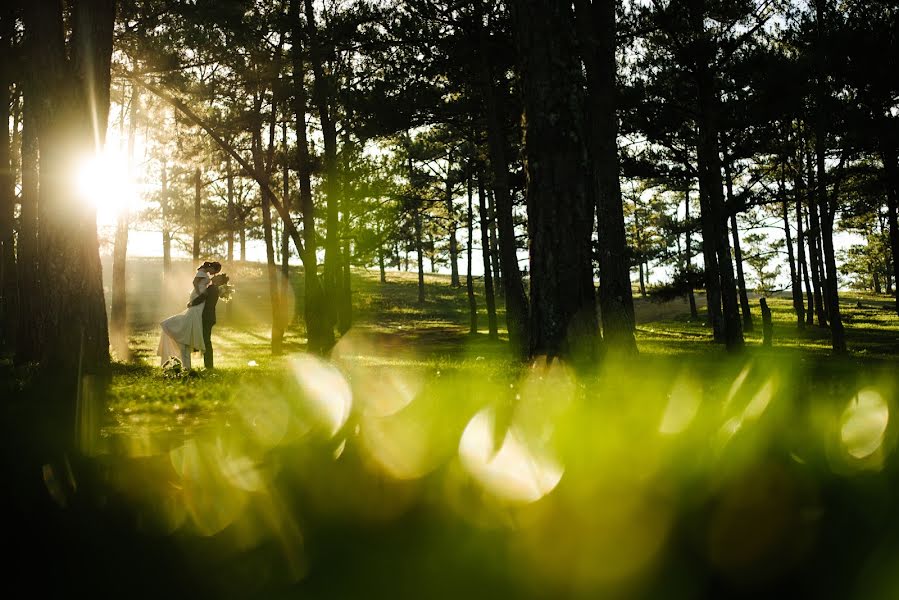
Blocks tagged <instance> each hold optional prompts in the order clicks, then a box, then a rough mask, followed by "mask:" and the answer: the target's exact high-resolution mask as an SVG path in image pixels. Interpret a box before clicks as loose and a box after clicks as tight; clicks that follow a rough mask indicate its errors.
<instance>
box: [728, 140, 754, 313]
mask: <svg viewBox="0 0 899 600" xmlns="http://www.w3.org/2000/svg"><path fill="white" fill-rule="evenodd" d="M724 156H725V159H724V160H725V162H724V177H725V179H724V185H725V190H726V192H727V203H728V205H730V207H731V212H730V235H731V237H732V238H733V240H734V263H736V266H737V291H738V292H739V295H740V312H741V313H742V315H743V331H752V308H751V307H750V305H749V294H747V293H746V278H745V277H744V275H743V252H742V250H741V249H740V230H739V229H738V228H737V214H736V207H735V206H734V204H735V203H736V201H735V200H734V184H733V170H732V166H731V161H730V159H729V158H728V157H727V152H726V151H725V155H724Z"/></svg>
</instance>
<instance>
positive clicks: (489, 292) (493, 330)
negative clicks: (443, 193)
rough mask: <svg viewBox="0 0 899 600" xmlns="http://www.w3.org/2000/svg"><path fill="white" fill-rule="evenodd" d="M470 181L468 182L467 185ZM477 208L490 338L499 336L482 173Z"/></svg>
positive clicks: (479, 178)
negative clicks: (479, 221) (479, 219)
mask: <svg viewBox="0 0 899 600" xmlns="http://www.w3.org/2000/svg"><path fill="white" fill-rule="evenodd" d="M470 185H471V183H470V182H469V186H470ZM478 208H479V213H480V216H481V257H482V258H483V260H484V303H485V304H486V305H487V332H488V335H489V337H490V339H492V340H495V339H496V338H497V337H499V331H498V327H497V320H496V295H495V292H494V289H493V274H492V269H491V268H490V267H491V265H490V260H491V256H490V234H489V233H488V228H489V226H490V217H489V215H488V212H487V186H486V185H484V176H483V173H481V174H479V175H478Z"/></svg>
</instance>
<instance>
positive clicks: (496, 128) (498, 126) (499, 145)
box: [477, 15, 532, 357]
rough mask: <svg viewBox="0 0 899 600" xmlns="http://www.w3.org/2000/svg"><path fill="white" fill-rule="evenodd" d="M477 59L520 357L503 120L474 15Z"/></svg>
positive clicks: (522, 340)
mask: <svg viewBox="0 0 899 600" xmlns="http://www.w3.org/2000/svg"><path fill="white" fill-rule="evenodd" d="M477 21H478V31H477V36H478V55H479V59H480V60H479V68H480V71H479V73H480V79H481V87H482V88H483V92H484V103H485V114H486V117H487V145H488V148H489V154H490V166H491V169H492V175H493V186H492V187H493V192H494V196H495V199H496V210H495V212H496V223H497V228H498V233H499V252H500V261H499V262H500V264H501V266H502V269H501V271H502V284H503V296H504V297H505V301H506V328H507V329H508V332H509V345H510V346H511V347H512V351H513V352H514V353H515V354H517V355H519V356H521V357H524V356H526V355H527V354H528V352H529V348H530V347H531V346H532V344H531V343H530V341H529V339H528V335H529V332H528V324H529V320H530V317H529V314H528V313H529V307H528V297H527V295H526V293H525V290H524V283H523V282H522V278H521V271H520V270H519V268H518V251H517V243H516V241H515V222H514V221H513V219H512V195H511V192H510V190H509V162H508V160H507V158H506V142H505V138H506V135H505V131H504V127H503V120H502V118H501V116H500V111H499V101H498V99H497V88H496V82H495V80H494V72H493V65H492V63H491V62H490V60H491V58H490V53H489V52H490V51H489V48H488V38H487V33H486V31H485V29H484V27H483V24H482V23H481V17H480V15H478V17H477Z"/></svg>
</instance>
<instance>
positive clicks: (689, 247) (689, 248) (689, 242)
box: [684, 188, 699, 319]
mask: <svg viewBox="0 0 899 600" xmlns="http://www.w3.org/2000/svg"><path fill="white" fill-rule="evenodd" d="M684 221H686V223H687V235H686V238H687V239H686V243H685V246H686V253H687V259H686V261H685V265H684V266H685V268H686V269H687V270H688V271H692V269H693V225H692V224H691V223H690V188H687V191H686V192H685V193H684ZM691 277H692V275H691ZM691 281H692V279H691ZM687 296H688V299H689V301H690V318H691V319H699V311H697V310H696V294H694V293H693V285H692V284H691V285H690V287H689V288H688V290H687Z"/></svg>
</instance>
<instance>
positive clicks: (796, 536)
mask: <svg viewBox="0 0 899 600" xmlns="http://www.w3.org/2000/svg"><path fill="white" fill-rule="evenodd" d="M135 264H136V266H135V267H134V268H133V269H132V270H131V277H132V278H133V279H132V281H133V282H134V285H133V286H132V290H131V291H132V300H133V308H134V310H133V311H132V313H131V323H132V327H133V330H132V332H131V342H132V343H131V346H132V350H133V355H132V357H131V360H130V361H128V362H117V363H116V364H115V366H114V374H113V378H112V381H111V384H110V388H109V394H108V397H107V398H106V402H105V404H104V409H105V413H104V414H105V418H104V421H103V423H102V427H101V428H100V431H99V434H100V439H99V441H98V443H97V444H96V445H95V446H94V447H93V450H92V451H93V456H92V459H91V460H92V465H93V466H92V467H91V472H93V473H94V475H93V477H92V478H91V479H90V481H92V482H93V483H92V484H83V488H84V489H85V490H86V491H82V492H81V494H82V496H85V497H86V498H87V500H86V501H85V502H86V507H83V508H81V509H79V512H77V513H74V514H76V515H77V517H75V516H70V517H68V518H67V519H66V518H62V519H63V523H64V524H65V527H64V529H63V530H64V531H69V530H70V529H71V530H72V531H74V533H73V534H72V536H73V537H72V541H71V544H72V545H73V546H75V547H77V544H79V543H83V542H82V540H84V539H94V538H96V540H97V542H96V544H95V546H92V550H91V552H89V553H85V558H84V561H83V562H79V563H78V564H79V568H80V569H81V570H80V571H79V573H80V576H81V578H82V579H81V580H83V581H93V582H95V586H94V587H93V589H100V590H106V591H110V592H111V591H112V587H110V586H113V584H116V585H119V586H121V587H122V589H120V590H118V591H119V595H121V594H127V593H128V592H129V591H133V589H132V588H130V587H129V586H131V585H133V581H134V579H135V578H140V577H141V576H140V573H142V572H144V570H145V569H149V570H150V571H152V573H153V574H154V576H155V580H154V581H155V583H156V586H152V585H151V586H150V587H148V588H147V589H148V590H149V589H153V590H154V592H153V594H152V595H154V597H155V596H158V595H161V594H166V595H172V594H173V590H174V595H176V596H184V597H197V596H201V597H216V598H220V597H241V598H243V597H260V598H275V597H312V598H356V597H365V598H380V597H393V598H420V597H429V598H431V597H437V598H441V597H442V598H459V597H476V598H480V597H485V598H498V597H515V598H556V597H571V598H596V597H615V598H662V597H664V598H721V597H737V596H739V595H743V596H752V597H772V596H774V595H778V596H780V595H785V594H789V595H793V596H796V597H816V598H829V597H834V598H859V599H862V598H874V597H878V598H879V597H892V596H894V595H895V593H896V592H897V591H899V581H897V579H896V577H895V575H894V573H895V569H894V568H893V567H894V558H893V557H894V556H895V554H894V551H895V549H896V548H897V545H896V542H897V541H899V494H896V493H895V490H897V489H899V471H897V469H896V465H895V458H894V450H895V446H896V443H897V440H899V434H897V429H896V426H895V418H894V414H896V410H897V408H899V407H897V403H896V400H897V391H899V378H897V373H896V371H895V353H896V351H897V347H896V344H897V332H899V319H897V317H896V316H895V314H894V313H892V312H891V309H890V306H891V304H890V301H889V299H888V298H885V297H876V298H875V297H872V296H865V295H857V294H847V295H845V297H844V299H843V302H844V304H843V306H844V308H845V315H846V322H847V338H848V340H849V345H850V351H851V352H850V355H849V356H847V357H832V356H830V353H829V336H828V332H827V331H826V330H822V329H819V328H817V327H811V328H808V329H806V330H805V331H801V332H800V331H799V330H798V329H796V328H795V325H794V323H793V316H792V310H791V306H790V301H789V299H788V298H772V299H770V306H771V308H772V312H773V316H774V320H775V331H774V338H775V345H774V347H773V348H763V347H761V345H760V333H759V332H753V333H750V334H748V335H747V348H746V350H745V352H744V353H742V354H741V355H739V356H727V355H726V354H725V353H723V351H722V348H721V347H720V346H717V345H714V344H712V342H711V333H710V331H709V330H708V328H707V327H705V326H704V325H703V324H702V323H701V322H698V321H690V320H689V318H688V310H687V307H686V303H684V302H672V303H668V304H665V305H659V304H653V303H650V302H647V301H644V300H641V299H638V300H637V302H636V312H637V321H638V344H639V347H640V350H641V355H640V357H639V358H630V357H619V356H616V355H615V354H614V353H608V354H607V355H606V356H605V358H604V360H603V362H602V363H601V364H599V365H597V366H596V368H594V369H586V370H581V371H577V372H575V371H574V370H572V369H570V368H569V367H567V366H565V365H562V364H559V363H552V364H545V363H544V362H540V361H538V362H537V363H534V364H521V363H519V362H517V361H515V360H512V359H511V358H510V357H509V356H508V352H507V348H506V342H505V336H504V333H505V332H503V331H501V335H500V340H498V341H493V340H489V339H488V336H487V335H486V331H485V326H486V315H485V314H484V312H483V301H482V297H481V295H480V290H479V297H478V304H479V307H480V310H481V314H480V324H481V330H480V331H479V333H478V334H476V335H470V334H469V333H468V310H467V300H466V296H465V290H464V288H461V289H453V288H451V287H450V286H449V285H448V278H445V277H441V276H428V277H427V279H426V283H427V294H426V295H427V301H426V302H425V303H424V304H419V303H418V302H417V301H416V297H417V290H416V278H415V274H412V273H390V274H388V279H389V282H388V283H386V284H381V283H380V282H379V281H378V278H377V273H366V272H362V271H359V272H355V273H354V276H353V290H354V291H353V301H354V302H353V303H354V307H355V314H354V327H353V328H352V330H351V331H350V332H349V333H348V334H347V335H346V336H344V337H343V338H342V339H341V340H340V342H339V343H338V345H337V347H336V348H335V351H334V353H333V355H332V356H331V359H330V361H327V362H326V361H322V360H319V359H314V358H311V357H309V356H307V355H305V354H304V352H303V350H304V343H305V339H304V331H303V329H302V325H301V323H300V322H299V321H295V322H294V323H293V324H292V326H291V328H290V330H289V332H288V336H287V339H286V350H287V352H286V353H285V354H284V355H283V356H272V355H271V352H270V347H269V338H268V325H267V322H268V318H269V309H268V306H267V296H266V291H267V286H266V285H265V282H264V281H263V280H262V279H261V278H262V271H261V269H259V268H258V266H256V265H240V266H237V267H235V268H232V269H231V273H232V275H233V281H234V282H235V284H236V287H237V293H236V295H235V298H234V300H233V302H232V303H231V304H230V305H228V306H227V307H225V310H223V311H221V318H220V324H219V325H218V326H217V327H216V329H215V330H214V332H213V340H214V343H215V348H216V360H217V363H218V366H219V367H220V368H218V369H217V370H216V371H214V372H212V373H206V372H204V371H203V370H199V371H198V372H197V373H196V374H195V375H194V376H187V377H179V378H171V377H166V376H164V374H163V372H162V371H161V369H160V368H159V367H158V366H157V363H156V359H155V356H154V351H155V344H156V341H157V338H156V335H157V334H156V331H155V323H157V322H158V321H159V320H160V319H161V318H162V317H164V316H166V315H167V314H168V311H170V310H171V311H174V310H179V306H178V301H177V298H176V299H175V300H173V301H172V304H174V305H175V306H172V307H170V306H169V305H167V304H166V302H167V301H168V300H167V297H166V296H167V293H165V292H163V290H164V289H165V286H163V285H161V284H160V283H159V282H158V276H157V274H156V272H155V271H154V269H155V268H156V267H157V266H158V265H154V263H153V262H152V261H145V262H144V263H135ZM129 266H131V265H129ZM180 267H181V270H182V271H183V272H184V273H183V274H186V276H187V277H189V276H190V265H181V266H180ZM154 277H155V278H157V279H154ZM153 282H155V283H153ZM293 283H294V285H295V286H297V287H298V288H299V289H301V287H300V286H301V274H300V273H295V274H294V277H293ZM151 284H152V285H151ZM176 287H177V286H176ZM700 303H702V298H701V297H700ZM753 303H754V305H755V306H756V307H757V302H756V301H754V302H753ZM859 303H860V304H861V305H860V306H859ZM293 308H294V311H295V312H296V313H297V314H301V311H302V306H300V305H297V306H295V307H293ZM756 319H757V320H758V316H756ZM502 322H503V319H502V316H501V317H500V323H501V324H502ZM757 328H758V329H760V324H758V323H757ZM21 375H25V374H24V373H23V374H21ZM10 380H15V381H19V384H17V385H18V386H19V387H18V388H15V386H13V387H10V388H9V390H10V391H12V392H13V393H22V391H23V390H25V391H27V389H28V383H27V381H25V380H23V379H21V378H19V379H15V378H12V379H10ZM23 381H24V383H23ZM17 390H18V391H17ZM79 472H80V471H79ZM36 515H38V516H36V517H35V519H34V521H35V522H36V523H43V521H42V519H43V518H44V515H45V513H44V512H40V513H36ZM111 515H115V520H110V519H111V518H112V516H111ZM41 527H46V528H47V529H48V530H49V531H51V532H53V533H52V534H50V533H48V535H51V536H52V537H54V539H56V538H58V537H59V535H60V534H59V533H58V532H57V525H54V524H52V523H51V524H50V525H46V526H45V525H41ZM65 528H68V529H65ZM76 540H77V541H76ZM108 548H115V549H116V550H108ZM122 548H124V549H125V552H123V553H122V552H119V549H122ZM97 557H100V558H99V559H98V558H97ZM98 560H99V561H100V562H101V563H102V564H103V565H104V568H103V569H102V571H101V570H98V569H97V567H96V561H98ZM85 573H87V575H85ZM90 574H94V575H93V577H94V579H90V577H91V575H90ZM85 577H88V579H87V580H85V579H84V578H85ZM85 585H86V584H85Z"/></svg>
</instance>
